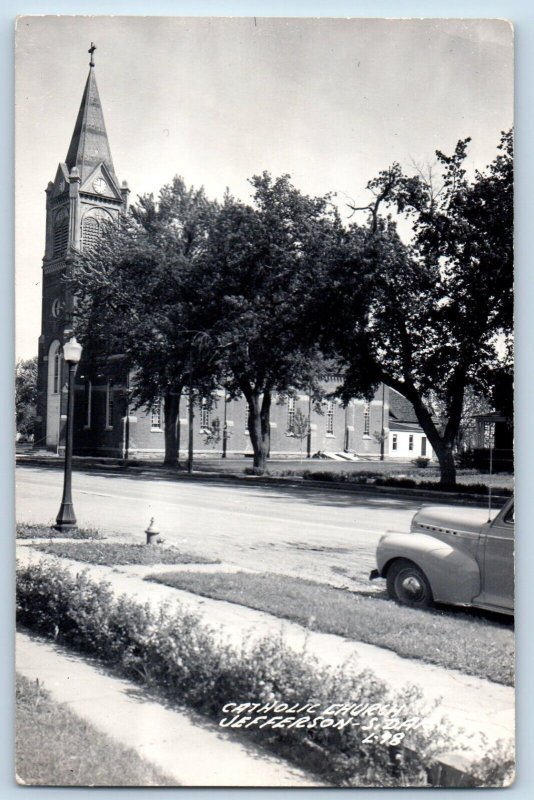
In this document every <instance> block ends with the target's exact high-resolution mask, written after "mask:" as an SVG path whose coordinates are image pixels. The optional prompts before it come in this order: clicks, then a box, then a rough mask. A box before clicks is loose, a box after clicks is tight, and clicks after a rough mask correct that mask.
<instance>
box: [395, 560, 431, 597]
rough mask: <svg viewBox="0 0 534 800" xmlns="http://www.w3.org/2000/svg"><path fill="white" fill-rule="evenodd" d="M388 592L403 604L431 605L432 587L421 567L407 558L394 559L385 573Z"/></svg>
mask: <svg viewBox="0 0 534 800" xmlns="http://www.w3.org/2000/svg"><path fill="white" fill-rule="evenodd" d="M386 582H387V588H388V594H389V596H390V597H391V598H392V600H397V601H398V602H399V603H402V604H403V605H405V606H413V607H414V608H426V607H427V606H430V605H432V601H433V598H432V589H431V588H430V584H429V582H428V580H427V577H426V575H425V573H424V572H423V570H422V569H419V567H418V566H417V565H416V564H413V563H412V562H411V561H408V560H407V559H404V558H400V559H399V560H398V561H394V562H393V564H392V565H391V567H390V568H389V570H388V574H387V580H386Z"/></svg>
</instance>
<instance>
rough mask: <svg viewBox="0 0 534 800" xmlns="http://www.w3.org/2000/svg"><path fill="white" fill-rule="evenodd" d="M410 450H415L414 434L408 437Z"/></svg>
mask: <svg viewBox="0 0 534 800" xmlns="http://www.w3.org/2000/svg"><path fill="white" fill-rule="evenodd" d="M408 450H413V434H410V435H409V436H408Z"/></svg>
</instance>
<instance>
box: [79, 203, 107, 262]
mask: <svg viewBox="0 0 534 800" xmlns="http://www.w3.org/2000/svg"><path fill="white" fill-rule="evenodd" d="M109 222H111V216H110V215H109V214H108V213H107V211H104V210H103V209H101V208H92V209H90V210H89V211H88V212H87V213H86V215H85V216H84V218H83V221H82V250H85V252H87V251H88V250H92V249H93V248H94V247H96V245H97V244H98V242H99V239H100V237H101V236H102V231H103V228H104V225H106V223H109Z"/></svg>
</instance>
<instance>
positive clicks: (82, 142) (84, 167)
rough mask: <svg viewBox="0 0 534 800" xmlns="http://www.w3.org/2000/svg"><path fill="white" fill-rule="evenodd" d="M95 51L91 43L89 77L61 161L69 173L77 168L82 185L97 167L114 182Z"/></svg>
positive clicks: (114, 176)
mask: <svg viewBox="0 0 534 800" xmlns="http://www.w3.org/2000/svg"><path fill="white" fill-rule="evenodd" d="M95 50H96V47H95V45H94V44H93V43H92V42H91V47H90V49H89V51H88V52H89V53H90V54H91V61H90V62H89V75H88V76H87V82H86V84H85V89H84V93H83V97H82V102H81V105H80V110H79V111H78V117H77V119H76V125H75V126H74V133H73V134H72V139H71V142H70V146H69V151H68V153H67V158H66V159H65V163H66V165H67V167H68V170H69V172H70V170H71V169H72V168H73V167H77V169H78V172H79V174H80V179H81V182H82V184H83V182H84V181H85V179H86V178H87V177H88V176H89V175H90V174H91V172H92V171H93V170H94V168H95V167H96V166H97V165H98V164H101V163H103V164H104V165H105V166H106V168H107V170H108V171H109V173H110V174H111V176H112V178H113V179H114V180H115V182H117V177H116V175H115V169H114V167H113V160H112V158H111V150H110V147H109V142H108V137H107V133H106V126H105V123H104V114H103V112H102V104H101V102H100V96H99V94H98V87H97V85H96V78H95V70H94V66H95V64H94V51H95ZM117 185H118V184H117Z"/></svg>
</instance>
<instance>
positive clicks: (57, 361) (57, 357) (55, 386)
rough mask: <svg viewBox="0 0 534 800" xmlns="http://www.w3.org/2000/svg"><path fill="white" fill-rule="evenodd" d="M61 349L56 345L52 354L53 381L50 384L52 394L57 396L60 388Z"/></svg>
mask: <svg viewBox="0 0 534 800" xmlns="http://www.w3.org/2000/svg"><path fill="white" fill-rule="evenodd" d="M61 361H62V358H61V348H60V346H59V342H58V345H57V347H56V350H55V352H54V379H53V383H52V392H53V394H59V390H60V388H61Z"/></svg>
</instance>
